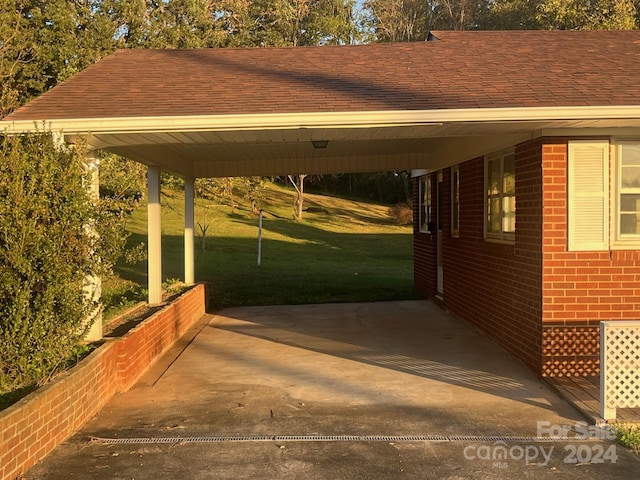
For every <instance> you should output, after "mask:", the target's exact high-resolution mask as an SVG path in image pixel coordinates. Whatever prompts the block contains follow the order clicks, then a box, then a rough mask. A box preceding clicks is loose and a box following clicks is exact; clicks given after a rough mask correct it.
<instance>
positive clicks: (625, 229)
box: [612, 141, 640, 247]
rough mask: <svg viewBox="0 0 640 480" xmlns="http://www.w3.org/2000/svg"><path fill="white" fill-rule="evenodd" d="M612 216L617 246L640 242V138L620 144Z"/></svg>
mask: <svg viewBox="0 0 640 480" xmlns="http://www.w3.org/2000/svg"><path fill="white" fill-rule="evenodd" d="M615 174H616V175H615V184H614V193H613V198H614V199H615V200H614V203H615V208H614V211H613V212H612V217H613V218H614V222H615V240H616V241H615V244H616V246H625V245H627V246H630V245H631V244H633V245H635V246H636V247H637V245H638V244H640V141H637V142H620V143H618V144H617V148H616V169H615Z"/></svg>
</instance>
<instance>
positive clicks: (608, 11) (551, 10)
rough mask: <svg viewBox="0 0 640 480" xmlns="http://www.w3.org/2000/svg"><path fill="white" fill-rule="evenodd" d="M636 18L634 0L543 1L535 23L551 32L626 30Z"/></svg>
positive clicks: (633, 23) (634, 23) (630, 27)
mask: <svg viewBox="0 0 640 480" xmlns="http://www.w3.org/2000/svg"><path fill="white" fill-rule="evenodd" d="M636 14H637V12H636V9H635V6H634V3H633V0H545V1H543V2H541V3H540V5H539V7H538V14H537V20H538V22H539V25H540V28H543V29H552V30H629V29H633V28H636V27H637V23H636Z"/></svg>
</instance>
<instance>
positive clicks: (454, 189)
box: [451, 166, 460, 237]
mask: <svg viewBox="0 0 640 480" xmlns="http://www.w3.org/2000/svg"><path fill="white" fill-rule="evenodd" d="M459 235H460V170H458V167H457V166H455V167H452V168H451V236H452V237H457V236H459Z"/></svg>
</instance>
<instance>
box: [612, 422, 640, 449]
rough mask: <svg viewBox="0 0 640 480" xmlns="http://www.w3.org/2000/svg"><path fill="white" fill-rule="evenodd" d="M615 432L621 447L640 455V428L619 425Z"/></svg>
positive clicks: (615, 427)
mask: <svg viewBox="0 0 640 480" xmlns="http://www.w3.org/2000/svg"><path fill="white" fill-rule="evenodd" d="M613 431H614V433H615V434H616V441H617V442H618V443H619V444H620V445H622V446H623V447H627V448H631V449H632V450H633V451H634V452H636V453H640V426H638V425H625V424H620V423H618V424H616V425H614V427H613Z"/></svg>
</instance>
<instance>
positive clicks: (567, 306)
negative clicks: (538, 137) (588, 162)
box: [542, 139, 640, 376]
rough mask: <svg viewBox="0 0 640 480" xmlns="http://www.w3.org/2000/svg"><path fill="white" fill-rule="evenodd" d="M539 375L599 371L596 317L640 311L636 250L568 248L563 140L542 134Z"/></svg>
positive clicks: (620, 316) (638, 313)
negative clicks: (542, 212)
mask: <svg viewBox="0 0 640 480" xmlns="http://www.w3.org/2000/svg"><path fill="white" fill-rule="evenodd" d="M542 168H543V172H544V177H543V178H544V185H543V188H544V241H543V244H544V247H543V248H544V256H543V258H544V266H543V272H544V283H543V316H542V322H543V339H542V342H543V356H544V357H543V369H542V374H543V375H549V376H553V375H594V374H598V373H599V351H600V346H599V322H600V321H601V320H616V319H622V320H635V319H638V318H639V317H640V251H635V250H634V251H623V250H611V251H604V252H569V251H567V244H568V242H567V202H566V199H567V140H566V139H547V140H546V141H545V145H544V147H543V161H542Z"/></svg>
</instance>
